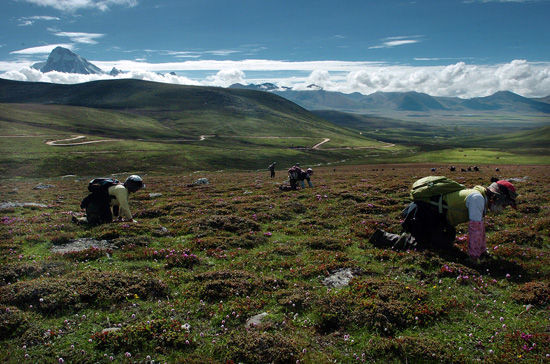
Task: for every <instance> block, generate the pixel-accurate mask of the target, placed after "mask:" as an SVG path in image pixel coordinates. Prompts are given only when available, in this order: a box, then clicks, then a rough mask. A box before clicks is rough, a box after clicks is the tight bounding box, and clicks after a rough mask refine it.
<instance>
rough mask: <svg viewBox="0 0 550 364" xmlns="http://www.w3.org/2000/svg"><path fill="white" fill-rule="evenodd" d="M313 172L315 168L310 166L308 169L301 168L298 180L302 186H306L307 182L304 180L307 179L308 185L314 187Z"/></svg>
mask: <svg viewBox="0 0 550 364" xmlns="http://www.w3.org/2000/svg"><path fill="white" fill-rule="evenodd" d="M312 174H313V169H311V168H308V169H307V170H305V171H304V170H303V169H300V174H299V177H298V181H299V182H300V186H301V187H302V188H306V184H305V183H304V180H306V181H307V185H308V186H309V187H310V188H313V183H311V179H310V178H311V175H312Z"/></svg>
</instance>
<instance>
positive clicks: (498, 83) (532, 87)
mask: <svg viewBox="0 0 550 364" xmlns="http://www.w3.org/2000/svg"><path fill="white" fill-rule="evenodd" d="M341 86H343V87H342V88H341V91H344V92H346V91H347V92H352V91H359V92H361V93H364V94H370V93H373V92H376V91H386V92H392V91H417V92H424V93H427V94H430V95H433V96H457V97H463V98H470V97H479V96H487V95H491V94H493V93H495V92H497V91H512V92H515V93H518V94H520V95H523V96H527V97H540V96H547V95H550V64H548V63H540V64H536V63H529V62H527V61H525V60H514V61H512V62H510V63H506V64H501V65H483V66H479V65H467V64H465V63H463V62H459V63H456V64H452V65H448V66H433V67H405V66H390V67H384V68H371V69H364V70H360V71H353V72H350V73H349V74H348V77H347V82H346V84H344V85H341Z"/></svg>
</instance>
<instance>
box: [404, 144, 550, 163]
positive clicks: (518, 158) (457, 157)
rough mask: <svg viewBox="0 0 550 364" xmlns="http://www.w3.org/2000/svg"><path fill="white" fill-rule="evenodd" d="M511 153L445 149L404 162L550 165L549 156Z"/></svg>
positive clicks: (413, 157)
mask: <svg viewBox="0 0 550 364" xmlns="http://www.w3.org/2000/svg"><path fill="white" fill-rule="evenodd" d="M524 152H525V153H526V154H517V153H510V152H506V151H500V150H494V149H481V148H475V149H458V148H455V149H443V150H436V151H430V152H422V153H418V154H414V155H412V156H410V157H407V158H403V161H406V162H411V163H419V162H423V163H428V162H434V163H465V164H491V165H499V164H550V155H548V154H528V153H529V152H530V151H529V150H524Z"/></svg>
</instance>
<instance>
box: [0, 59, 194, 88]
mask: <svg viewBox="0 0 550 364" xmlns="http://www.w3.org/2000/svg"><path fill="white" fill-rule="evenodd" d="M0 67H2V64H1V63H0ZM0 77H1V78H6V79H10V80H16V81H31V82H50V83H60V84H74V83H83V82H90V81H97V80H112V79H125V78H133V79H139V80H146V81H155V82H163V83H173V84H181V85H196V86H199V85H201V83H199V82H197V81H193V80H191V79H189V78H187V77H183V76H176V75H171V74H159V73H156V72H148V71H133V72H129V73H124V74H120V75H117V76H110V75H108V74H102V75H81V74H77V73H64V72H56V71H52V72H46V73H42V72H40V71H39V70H35V69H33V68H30V67H23V68H21V69H19V70H10V71H8V72H5V73H3V74H1V75H0Z"/></svg>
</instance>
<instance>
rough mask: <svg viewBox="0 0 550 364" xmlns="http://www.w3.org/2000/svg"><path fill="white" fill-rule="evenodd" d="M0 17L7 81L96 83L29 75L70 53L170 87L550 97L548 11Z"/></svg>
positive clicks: (221, 8)
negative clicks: (55, 54)
mask: <svg viewBox="0 0 550 364" xmlns="http://www.w3.org/2000/svg"><path fill="white" fill-rule="evenodd" d="M0 14H2V15H1V17H2V22H0V77H4V78H11V79H19V80H30V81H46V82H59V83H72V82H83V81H87V80H90V79H97V76H86V77H83V76H82V77H81V76H75V75H66V74H58V73H50V74H40V73H37V72H38V71H36V70H32V69H30V68H29V66H30V65H32V64H33V63H34V62H37V61H41V60H45V59H46V58H47V56H48V54H49V52H50V51H51V49H53V48H54V47H55V46H57V45H61V46H65V47H67V48H70V49H71V50H73V51H74V52H75V53H77V54H79V55H81V56H82V57H84V58H86V59H88V60H89V61H91V62H92V63H94V64H96V65H97V66H99V67H101V68H102V69H104V70H105V71H109V70H110V69H111V68H112V67H117V68H119V69H122V70H124V71H128V73H127V74H126V75H125V76H119V77H136V78H142V79H151V80H155V81H161V82H173V83H185V84H203V85H217V86H228V85H229V84H231V83H233V82H242V83H259V82H273V83H276V84H278V85H281V86H289V87H293V88H295V89H306V88H307V86H308V85H311V84H316V85H318V86H320V87H323V88H325V89H327V90H333V91H342V92H354V91H359V92H362V93H365V94H368V93H372V92H376V91H410V90H415V91H419V92H426V93H429V94H432V95H437V96H460V97H472V96H484V95H487V94H491V93H493V92H496V91H499V90H510V91H514V92H517V93H519V94H522V95H524V96H530V97H537V96H547V95H550V41H549V39H550V34H549V33H550V32H549V29H550V27H549V26H548V25H547V23H548V19H550V1H549V0H515V1H512V0H425V1H422V0H418V1H405V0H403V1H400V0H380V1H371V0H338V1H334V0H331V1H327V0H315V1H310V0H293V1H287V0H276V1H272V0H2V1H1V2H0ZM170 71H173V72H175V73H176V76H173V75H166V76H162V75H159V74H158V73H167V72H170ZM105 77H106V76H105Z"/></svg>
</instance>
